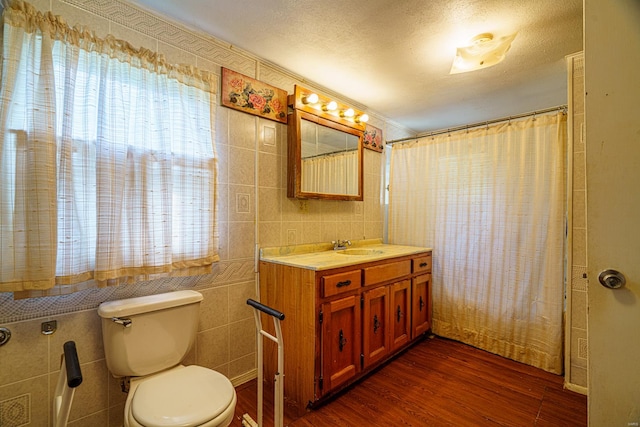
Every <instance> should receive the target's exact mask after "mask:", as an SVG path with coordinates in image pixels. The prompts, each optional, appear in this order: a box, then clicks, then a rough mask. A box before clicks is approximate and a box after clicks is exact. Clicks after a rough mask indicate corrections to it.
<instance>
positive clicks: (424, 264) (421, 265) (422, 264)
mask: <svg viewBox="0 0 640 427" xmlns="http://www.w3.org/2000/svg"><path fill="white" fill-rule="evenodd" d="M427 265H429V264H427V263H426V262H421V263H420V267H426V266H427Z"/></svg>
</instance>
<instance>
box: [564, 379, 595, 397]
mask: <svg viewBox="0 0 640 427" xmlns="http://www.w3.org/2000/svg"><path fill="white" fill-rule="evenodd" d="M564 388H566V389H567V390H571V391H575V392H576V393H580V394H584V395H585V396H588V395H589V389H588V388H587V387H583V386H581V385H577V384H572V383H569V382H565V383H564Z"/></svg>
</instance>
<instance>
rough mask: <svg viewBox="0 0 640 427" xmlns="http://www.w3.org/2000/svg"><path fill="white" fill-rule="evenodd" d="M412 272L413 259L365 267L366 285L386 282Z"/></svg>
mask: <svg viewBox="0 0 640 427" xmlns="http://www.w3.org/2000/svg"><path fill="white" fill-rule="evenodd" d="M408 274H411V260H406V261H398V262H390V263H389V264H382V265H376V266H375V267H368V268H365V269H364V285H365V286H367V285H373V284H374V283H381V282H386V281H388V280H393V279H395V278H398V277H403V276H406V275H408Z"/></svg>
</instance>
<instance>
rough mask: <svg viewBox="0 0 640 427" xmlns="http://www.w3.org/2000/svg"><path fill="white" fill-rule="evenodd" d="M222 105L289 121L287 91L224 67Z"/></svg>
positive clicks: (267, 117) (285, 121) (280, 120)
mask: <svg viewBox="0 0 640 427" xmlns="http://www.w3.org/2000/svg"><path fill="white" fill-rule="evenodd" d="M221 92H222V105H224V106H226V107H229V108H233V109H235V110H240V111H244V112H245V113H249V114H255V115H256V116H260V117H264V118H266V119H270V120H275V121H278V122H281V123H287V92H286V91H284V90H282V89H278V88H277V87H273V86H270V85H268V84H266V83H262V82H260V81H258V80H256V79H252V78H251V77H248V76H245V75H243V74H240V73H236V72H235V71H231V70H229V69H227V68H224V67H222V91H221Z"/></svg>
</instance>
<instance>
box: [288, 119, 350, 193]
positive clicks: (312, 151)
mask: <svg viewBox="0 0 640 427" xmlns="http://www.w3.org/2000/svg"><path fill="white" fill-rule="evenodd" d="M300 145H301V147H300V148H301V156H300V157H301V163H302V164H301V181H302V182H301V190H302V191H303V192H305V193H324V194H346V195H350V196H357V195H358V192H359V181H358V178H359V176H360V173H359V170H358V168H359V165H360V162H359V145H360V137H359V136H358V135H354V134H351V133H346V132H342V131H339V130H337V129H333V128H329V127H326V126H322V125H320V124H317V123H314V122H311V121H309V120H305V119H302V118H301V119H300Z"/></svg>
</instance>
